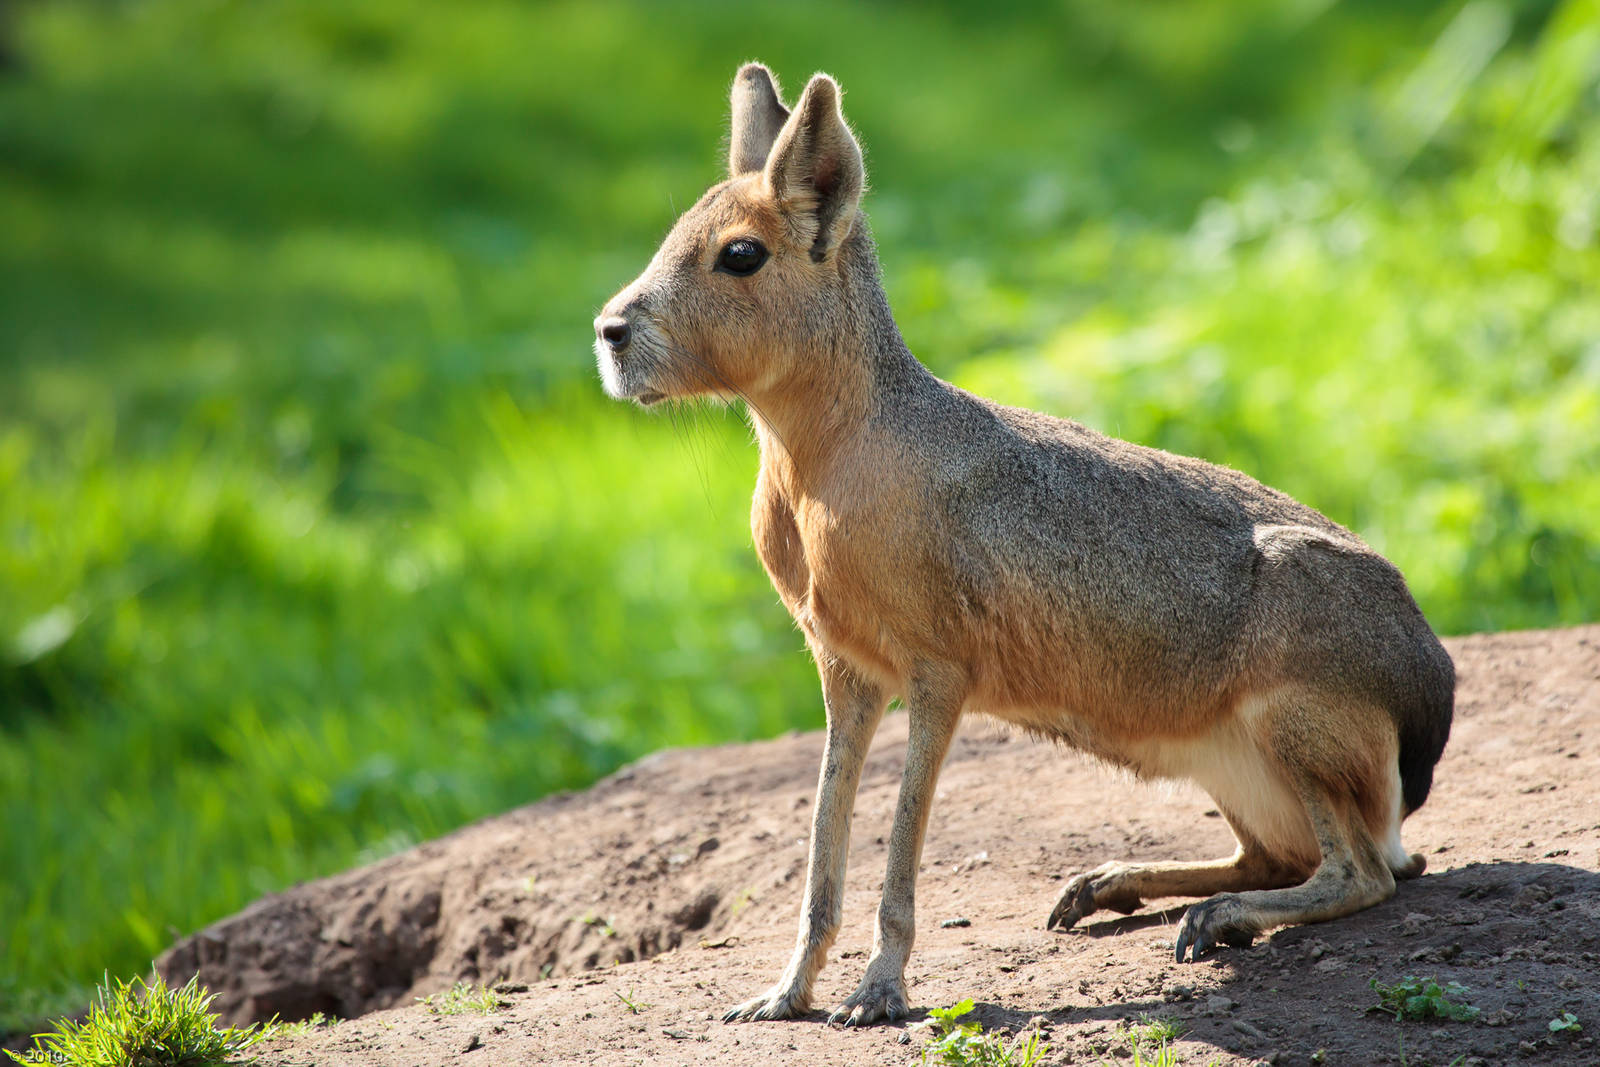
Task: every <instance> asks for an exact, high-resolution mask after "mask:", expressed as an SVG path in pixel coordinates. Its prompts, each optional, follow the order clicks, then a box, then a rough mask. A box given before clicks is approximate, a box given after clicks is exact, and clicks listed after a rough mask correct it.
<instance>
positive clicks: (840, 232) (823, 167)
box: [766, 74, 866, 263]
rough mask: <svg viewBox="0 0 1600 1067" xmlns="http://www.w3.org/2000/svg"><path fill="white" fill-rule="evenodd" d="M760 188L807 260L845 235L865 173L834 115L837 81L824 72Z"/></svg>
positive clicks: (818, 258) (819, 257) (824, 253)
mask: <svg viewBox="0 0 1600 1067" xmlns="http://www.w3.org/2000/svg"><path fill="white" fill-rule="evenodd" d="M766 185H767V191H768V192H769V193H770V194H771V195H772V197H773V199H774V200H776V201H777V203H778V207H779V208H780V209H781V210H782V211H783V212H784V214H785V215H786V216H787V217H788V219H789V224H790V226H791V227H793V228H794V229H795V230H796V231H797V235H798V236H799V237H800V238H801V240H802V243H809V245H810V247H811V260H812V262H814V263H821V262H822V261H823V260H824V259H826V258H827V257H828V255H829V254H830V253H831V252H833V251H834V250H835V249H837V248H838V247H839V244H840V242H842V241H843V240H844V239H845V237H846V236H848V235H849V233H850V226H851V224H853V223H854V222H855V218H856V208H857V206H858V205H859V204H860V202H861V190H862V188H863V187H864V186H865V185H866V172H865V170H863V169H862V166H861V148H860V147H859V146H858V145H857V144H856V139H855V138H854V137H853V136H851V134H850V127H848V126H846V125H845V124H844V115H843V114H842V113H841V112H840V111H839V86H838V83H836V82H835V81H834V80H833V79H832V78H830V77H828V76H827V75H826V74H817V75H814V76H812V78H811V81H810V82H809V83H808V84H807V85H806V91H805V93H804V94H803V95H802V96H801V97H800V102H799V103H798V104H796V105H795V108H794V114H792V115H790V116H789V121H788V122H786V123H784V126H783V131H782V132H781V133H779V134H778V143H777V144H775V145H773V146H772V157H771V158H770V159H768V160H767V170H766Z"/></svg>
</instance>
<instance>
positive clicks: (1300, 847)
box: [595, 63, 1455, 1024]
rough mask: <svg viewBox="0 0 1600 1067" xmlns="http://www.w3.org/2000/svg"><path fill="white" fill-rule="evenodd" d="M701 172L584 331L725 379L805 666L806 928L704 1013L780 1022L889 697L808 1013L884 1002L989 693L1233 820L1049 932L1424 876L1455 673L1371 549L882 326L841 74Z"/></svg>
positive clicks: (1255, 908) (1241, 924) (612, 352)
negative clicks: (826, 977) (872, 777)
mask: <svg viewBox="0 0 1600 1067" xmlns="http://www.w3.org/2000/svg"><path fill="white" fill-rule="evenodd" d="M728 171H729V175H730V176H729V178H728V180H726V181H724V182H722V183H721V184H719V185H716V186H714V187H712V189H711V190H710V191H708V192H707V193H706V194H705V196H703V197H702V198H701V199H700V202H699V203H697V204H695V205H694V207H692V208H690V209H689V210H688V211H687V212H685V213H684V215H683V217H682V218H680V219H679V220H678V222H677V224H676V226H674V228H673V230H672V232H671V234H669V235H668V237H667V238H666V241H665V242H664V243H663V244H662V246H661V248H660V250H659V251H658V252H657V253H656V255H655V258H654V259H653V260H651V261H650V265H649V266H648V267H646V268H645V271H644V273H643V274H641V275H640V276H639V277H638V278H637V279H635V280H634V281H633V282H632V284H630V285H629V286H628V287H627V288H625V289H623V290H622V292H620V293H618V294H617V295H616V296H614V297H612V299H611V300H610V301H609V302H608V303H607V304H606V306H605V308H604V309H603V310H602V311H601V313H600V315H599V317H598V318H597V319H596V320H595V329H596V331H597V333H598V335H599V340H598V341H597V342H596V346H595V348H596V353H597V355H598V358H599V364H600V371H601V375H602V378H603V380H604V382H605V387H606V390H607V392H608V393H610V394H611V395H612V396H613V397H617V398H619V399H624V398H626V399H632V400H635V401H637V402H639V403H641V404H644V405H646V406H649V405H653V404H655V403H658V402H660V401H663V400H668V399H673V398H680V397H689V396H694V395H712V396H720V397H724V398H734V397H738V398H742V399H744V400H745V401H746V403H747V407H748V411H749V415H750V419H751V422H752V423H753V424H754V427H755V435H756V438H757V440H758V442H759V444H760V449H761V473H760V475H759V476H758V477H757V479H756V489H755V502H754V507H753V511H752V515H751V526H752V529H753V531H754V534H755V544H756V548H757V550H758V551H759V552H760V554H761V561H762V563H763V564H765V565H766V568H767V573H768V574H769V575H771V577H772V584H773V585H774V586H776V587H777V591H778V595H779V596H780V597H781V598H782V599H783V603H784V606H785V607H787V608H788V609H789V612H790V614H791V615H793V616H794V619H795V622H796V623H797V624H799V626H800V629H801V630H802V631H803V632H804V633H805V638H806V643H807V644H808V645H809V646H810V648H811V651H812V654H813V655H814V656H815V658H816V662H817V670H818V672H819V673H820V675H821V676H822V694H823V701H824V704H825V706H826V708H827V721H828V730H827V742H826V748H825V751H824V754H823V759H822V770H821V775H820V779H819V781H818V783H817V798H816V807H815V812H814V819H813V823H812V831H811V853H810V862H809V865H808V867H807V870H806V886H805V899H804V902H803V903H802V905H801V911H800V934H799V943H798V944H797V945H796V947H795V952H794V957H793V959H792V960H791V962H790V963H789V966H788V968H787V969H786V970H785V971H784V972H783V974H782V975H781V976H780V977H779V979H778V981H777V984H775V985H774V986H773V987H772V988H771V989H769V990H767V991H766V992H764V993H762V994H761V995H760V996H758V997H756V998H754V999H753V1000H750V1001H748V1002H747V1003H744V1004H741V1005H739V1006H738V1007H736V1008H734V1009H733V1010H732V1011H730V1012H729V1013H728V1016H727V1017H728V1018H729V1019H730V1020H732V1019H781V1018H791V1017H794V1016H798V1015H801V1014H803V1013H805V1012H806V1011H807V1010H808V1009H809V1007H810V1003H811V989H812V982H813V980H814V979H815V978H816V975H817V972H818V971H819V970H820V969H821V967H822V965H823V963H824V961H825V959H826V957H827V952H828V948H829V946H830V945H831V944H832V943H833V939H834V936H835V934H836V933H837V932H838V929H839V922H840V914H841V893H842V889H843V885H844V874H845V855H846V850H847V845H848V841H849V836H850V817H851V809H852V807H853V806H854V803H855V793H856V786H857V783H858V782H859V780H860V777H861V767H862V763H863V761H864V759H865V757H866V753H867V747H868V745H869V744H870V742H871V740H872V736H873V733H874V731H875V730H876V728H877V725H878V722H879V719H880V718H881V717H882V715H883V711H884V707H885V705H886V704H887V703H888V702H889V701H890V700H891V699H892V698H894V697H899V698H901V699H902V700H903V701H904V702H905V704H906V706H907V708H908V714H909V716H910V743H909V746H908V748H907V753H906V765H905V776H904V780H903V781H902V783H901V787H900V800H899V804H898V807H897V809H896V811H895V817H894V830H893V833H892V836H891V838H890V842H889V861H888V871H887V873H886V874H885V876H884V881H883V899H882V903H881V904H880V906H879V908H878V917H877V929H876V933H875V936H874V938H873V949H872V957H871V959H870V960H869V961H868V963H867V967H866V974H865V976H864V977H863V978H862V980H861V984H860V986H859V987H858V988H857V989H856V991H855V992H854V993H853V994H852V995H851V996H850V997H849V998H848V999H847V1000H846V1001H845V1002H844V1005H843V1006H842V1007H841V1008H840V1009H839V1010H838V1011H837V1012H836V1013H834V1016H833V1018H834V1019H842V1020H844V1021H846V1022H848V1023H851V1024H861V1023H870V1022H874V1021H877V1020H880V1019H895V1018H897V1017H900V1016H903V1015H905V1014H906V1012H907V1006H906V995H905V977H904V975H905V966H906V959H907V957H908V956H909V954H910V952H911V943H912V939H913V935H914V932H915V930H914V920H913V910H914V908H913V900H914V893H915V887H916V874H917V864H918V859H919V857H920V854H921V852H922V840H923V834H924V831H925V829H926V827H927V824H928V810H929V807H930V805H931V803H932V800H933V793H934V783H935V781H936V780H937V778H938V776H939V769H940V766H941V764H942V763H943V761H944V758H945V755H946V753H947V751H948V749H949V747H950V739H951V736H952V734H953V733H954V732H955V728H956V723H957V721H958V720H959V719H960V718H961V716H962V715H963V714H965V713H968V712H982V713H984V714H987V715H991V716H993V717H995V718H998V719H1002V720H1004V721H1006V722H1009V723H1014V724H1016V725H1018V726H1020V727H1022V728H1024V729H1025V730H1028V731H1030V732H1031V733H1033V734H1036V735H1039V736H1041V737H1049V738H1054V739H1056V740H1058V741H1060V742H1062V743H1064V744H1066V745H1070V746H1071V747H1073V748H1075V749H1079V750H1082V751H1084V752H1087V753H1091V754H1092V755H1094V756H1096V757H1099V758H1100V759H1103V760H1106V761H1108V762H1110V763H1113V764H1116V765H1118V766H1121V767H1126V768H1128V769H1129V770H1131V771H1132V772H1134V773H1135V774H1137V775H1139V776H1141V777H1147V778H1181V779H1189V780H1191V781H1194V782H1197V783H1199V785H1200V786H1202V787H1203V788H1204V789H1205V790H1206V791H1207V792H1209V793H1210V794H1211V796H1212V797H1213V798H1214V799H1215V800H1216V804H1217V807H1218V809H1219V810H1220V811H1221V812H1222V814H1223V816H1224V817H1225V818H1226V819H1227V821H1228V825H1229V826H1230V827H1231V828H1232V829H1233V832H1234V834H1235V836H1237V838H1238V842H1239V844H1238V848H1237V850H1236V851H1235V852H1234V854H1233V855H1231V856H1227V857H1224V858H1221V859H1215V860H1209V861H1202V862H1173V863H1137V864H1136V863H1116V862H1113V863H1107V864H1105V865H1103V866H1101V867H1097V868H1096V869H1094V870H1092V871H1088V872H1086V873H1083V874H1079V875H1077V876H1076V877H1074V878H1073V879H1072V880H1071V881H1069V882H1068V883H1067V885H1066V890H1065V892H1063V893H1062V895H1061V898H1060V901H1059V902H1058V903H1057V904H1056V906H1055V909H1054V911H1052V912H1051V914H1050V917H1049V921H1048V922H1049V925H1050V926H1052V927H1060V928H1062V929H1066V928H1070V927H1071V926H1072V925H1073V924H1074V923H1076V922H1077V921H1078V920H1080V919H1082V918H1083V917H1084V916H1086V915H1090V914H1092V913H1094V912H1095V911H1097V910H1100V909H1105V908H1109V909H1111V910H1114V911H1119V912H1131V911H1133V910H1134V909H1136V908H1138V907H1139V906H1140V904H1141V903H1142V902H1143V901H1145V900H1149V899H1154V898H1158V897H1171V896H1189V897H1205V898H1207V899H1205V900H1202V901H1201V902H1199V903H1197V904H1195V905H1193V906H1192V907H1190V908H1189V910H1188V912H1187V914H1186V915H1185V916H1184V919H1183V922H1182V925H1181V928H1180V930H1179V932H1178V939H1177V956H1178V959H1179V960H1180V961H1181V960H1183V959H1184V958H1185V956H1186V954H1187V955H1189V956H1191V957H1192V958H1196V959H1198V958H1199V957H1200V956H1202V955H1204V954H1205V953H1207V952H1209V951H1211V950H1213V949H1215V948H1216V947H1217V946H1219V945H1221V944H1228V945H1244V944H1248V943H1249V942H1250V940H1251V938H1253V937H1254V936H1255V935H1256V934H1258V933H1260V932H1261V931H1263V930H1265V929H1267V928H1269V927H1273V926H1277V925H1279V924H1283V923H1302V922H1317V921H1320V920H1324V919H1333V918H1337V917H1339V916H1342V915H1349V914H1350V913H1352V912H1355V911H1358V910H1360V909H1362V908H1365V907H1368V906H1370V905H1372V904H1376V903H1377V902H1379V901H1381V900H1384V899H1386V898H1387V897H1389V896H1390V895H1391V894H1392V893H1393V892H1394V888H1395V879H1397V878H1409V877H1413V876H1415V875H1417V874H1419V873H1421V871H1422V867H1423V861H1422V858H1421V857H1420V856H1414V855H1408V854H1407V853H1406V851H1405V849H1404V848H1403V847H1402V846H1401V843H1400V822H1401V820H1402V819H1404V818H1405V817H1406V816H1407V815H1409V814H1410V813H1411V812H1412V811H1415V810H1416V809H1417V807H1418V806H1420V805H1421V804H1422V802H1423V799H1424V798H1425V797H1426V796H1427V794H1428V788H1429V785H1430V783H1431V781H1432V778H1433V767H1434V764H1435V763H1436V762H1437V761H1438V759H1439V755H1440V752H1441V751H1442V750H1443V748H1444V745H1445V740H1446V738H1447V737H1448V736H1449V732H1450V718H1451V709H1452V705H1453V701H1454V691H1455V672H1454V668H1453V666H1452V665H1451V662H1450V658H1449V656H1448V655H1447V654H1446V653H1445V651H1444V649H1443V647H1441V645H1440V644H1439V641H1438V639H1437V638H1436V637H1435V636H1434V634H1433V631H1432V630H1431V629H1429V627H1428V624H1427V622H1426V621H1425V620H1424V619H1423V617H1422V613H1421V612H1420V611H1419V610H1418V608H1417V605H1416V602H1415V601H1414V600H1413V599H1412V598H1411V595H1410V593H1409V592H1408V591H1407V589H1406V584H1405V580H1404V579H1403V578H1402V577H1401V576H1400V573H1399V571H1397V570H1396V569H1395V568H1394V566H1393V565H1391V564H1390V563H1389V562H1388V561H1386V560H1384V559H1383V558H1382V557H1381V556H1379V555H1378V554H1377V553H1375V552H1373V551H1372V550H1371V549H1370V548H1368V547H1367V546H1366V545H1364V544H1363V543H1362V542H1361V541H1360V539H1358V538H1357V537H1356V536H1355V535H1354V534H1352V533H1351V532H1350V531H1348V530H1346V529H1344V528H1343V527H1341V526H1339V525H1338V524H1337V523H1335V522H1332V521H1330V520H1328V519H1327V518H1325V517H1323V516H1322V515H1320V514H1318V513H1317V512H1316V511H1313V510H1312V509H1311V508H1308V507H1306V506H1304V505H1303V504H1299V503H1297V502H1295V501H1294V500H1292V499H1290V498H1289V497H1287V496H1285V495H1284V494H1282V493H1279V492H1277V491H1276V490H1273V489H1269V488H1267V487H1266V486H1263V485H1261V484H1260V483H1258V482H1256V481H1254V480H1253V479H1251V478H1249V477H1247V476H1245V475H1243V474H1240V473H1238V472H1236V471H1232V470H1228V469H1226V468H1223V467H1217V466H1213V465H1212V464H1209V463H1205V462H1202V461H1200V460H1196V459H1187V458H1184V457H1182V456H1174V455H1170V454H1168V453H1166V452H1160V451H1157V450H1155V449H1151V448H1144V447H1141V446H1139V445H1134V444H1128V443H1126V442H1123V441H1118V440H1115V439H1112V438H1109V437H1106V436H1104V435H1102V434H1099V433H1096V432H1095V431H1093V430H1091V429H1089V428H1087V427H1085V426H1082V425H1080V424H1078V423H1076V422H1071V421H1068V420H1065V419H1057V418H1052V417H1050V416H1048V415H1040V414H1037V413H1035V412H1032V411H1025V410H1022V409H1019V408H1009V407H1003V406H1001V405H999V404H995V403H993V402H991V401H988V400H985V399H983V398H981V397H977V396H973V395H972V394H970V393H967V392H964V391H963V390H961V389H958V388H956V387H955V386H953V385H950V384H949V383H947V382H944V381H941V380H939V379H938V378H936V377H934V375H933V374H931V373H930V372H929V371H928V370H927V369H926V368H924V367H923V366H922V364H921V363H919V362H918V361H917V359H916V357H914V356H913V355H912V354H911V352H910V350H909V349H908V348H907V347H906V344H905V342H904V341H903V340H902V339H901V337H900V332H899V330H898V329H896V327H895V323H894V319H893V317H892V316H891V314H890V312H889V306H888V303H887V302H886V300H885V298H884V293H883V288H882V285H881V283H880V281H879V272H878V261H877V255H876V252H875V249H874V246H873V243H872V239H871V237H870V236H869V234H868V231H867V222H866V219H865V217H864V216H863V215H862V213H861V210H860V199H861V195H862V192H863V189H864V187H865V174H864V172H863V169H862V161H861V151H860V149H859V148H858V147H857V145H856V140H855V138H854V136H852V134H851V132H850V129H849V127H848V126H846V125H845V121H844V117H843V115H842V114H841V112H840V107H839V88H838V86H837V85H836V84H835V83H834V81H833V79H832V78H829V77H828V76H827V75H825V74H818V75H816V76H815V77H813V78H812V79H811V81H810V83H809V84H808V85H807V86H806V88H805V91H804V92H803V93H802V94H801V96H800V100H799V103H798V104H796V105H795V108H794V110H793V112H791V111H790V110H789V109H788V108H787V107H785V106H784V104H783V101H782V98H781V96H780V95H779V92H778V86H777V84H776V82H775V81H774V80H773V77H772V75H771V73H770V72H769V71H768V70H767V69H766V68H765V67H763V66H761V65H759V64H755V63H751V64H748V65H746V66H745V67H743V68H741V69H740V71H739V73H738V75H737V76H736V77H735V79H734V83H733V129H732V138H731V141H730V150H729V158H728Z"/></svg>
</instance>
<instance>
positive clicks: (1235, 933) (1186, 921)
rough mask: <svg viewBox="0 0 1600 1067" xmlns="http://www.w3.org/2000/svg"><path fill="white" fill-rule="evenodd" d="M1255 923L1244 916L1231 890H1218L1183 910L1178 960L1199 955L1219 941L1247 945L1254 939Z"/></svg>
mask: <svg viewBox="0 0 1600 1067" xmlns="http://www.w3.org/2000/svg"><path fill="white" fill-rule="evenodd" d="M1256 933H1257V930H1256V927H1255V925H1254V924H1253V923H1251V922H1250V921H1249V920H1248V919H1246V918H1245V916H1244V905H1243V903H1242V902H1241V901H1240V900H1239V898H1238V896H1236V895H1235V894H1233V893H1219V894H1218V895H1216V896H1214V897H1212V898H1211V899H1210V900H1202V901H1201V902H1200V903H1198V904H1195V905H1192V906H1191V907H1190V908H1189V910H1188V911H1186V912H1184V915H1183V922H1182V923H1180V924H1179V925H1178V946H1177V957H1178V962H1179V963H1182V962H1184V959H1183V958H1184V955H1185V953H1190V955H1189V959H1190V960H1192V961H1194V962H1199V960H1200V958H1201V957H1202V956H1204V955H1205V954H1206V953H1208V952H1210V951H1211V950H1212V949H1214V948H1216V947H1217V946H1218V945H1231V946H1233V947H1234V948H1247V947H1249V945H1250V943H1251V942H1252V941H1254V940H1255V937H1256Z"/></svg>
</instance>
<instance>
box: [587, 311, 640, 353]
mask: <svg viewBox="0 0 1600 1067" xmlns="http://www.w3.org/2000/svg"><path fill="white" fill-rule="evenodd" d="M594 329H595V332H596V333H598V334H599V335H600V339H601V340H602V341H604V342H605V343H606V344H608V345H610V346H611V348H612V350H613V351H616V352H620V351H622V350H623V349H624V348H627V347H628V339H629V338H630V337H632V336H633V328H632V327H631V326H629V325H628V320H627V319H625V318H623V317H622V316H620V315H613V316H611V317H610V318H608V319H596V320H595V324H594Z"/></svg>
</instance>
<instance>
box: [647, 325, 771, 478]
mask: <svg viewBox="0 0 1600 1067" xmlns="http://www.w3.org/2000/svg"><path fill="white" fill-rule="evenodd" d="M659 343H660V344H661V346H662V347H664V348H665V349H667V350H668V351H669V352H671V353H672V354H673V355H676V356H681V357H682V358H684V359H686V360H688V361H689V362H690V363H692V364H694V365H695V366H696V367H698V368H699V369H700V370H701V371H702V372H704V374H706V375H707V377H706V378H705V379H702V382H701V384H711V385H715V386H717V387H718V388H721V389H723V390H726V391H727V392H729V393H732V394H733V395H734V396H736V397H738V398H739V399H740V400H743V401H744V402H745V403H746V404H747V405H749V406H750V407H751V408H752V409H754V410H755V412H756V414H758V415H760V416H761V421H762V422H764V423H766V426H767V429H768V430H770V431H772V436H773V437H774V438H776V439H777V442H778V444H780V445H782V446H783V450H784V452H786V453H788V455H789V458H790V459H793V458H794V452H793V451H792V450H791V449H790V448H789V442H787V441H785V440H784V439H783V435H782V434H780V433H778V428H777V427H776V426H775V425H773V422H772V417H771V416H770V415H768V414H767V413H766V411H765V410H763V409H762V407H761V405H760V404H757V403H756V402H755V401H754V400H751V399H750V397H749V396H747V395H746V394H745V393H744V391H743V390H740V389H738V388H735V386H734V384H733V383H732V382H730V381H728V379H727V378H725V377H724V376H723V374H722V372H721V371H719V370H717V369H716V368H715V367H713V366H712V365H711V364H709V363H707V362H706V361H705V360H703V359H701V358H700V357H699V356H697V355H695V354H694V353H693V352H691V351H689V350H688V349H687V348H684V347H682V346H681V345H676V344H673V343H672V342H671V341H668V340H665V339H661V340H660V341H659Z"/></svg>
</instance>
